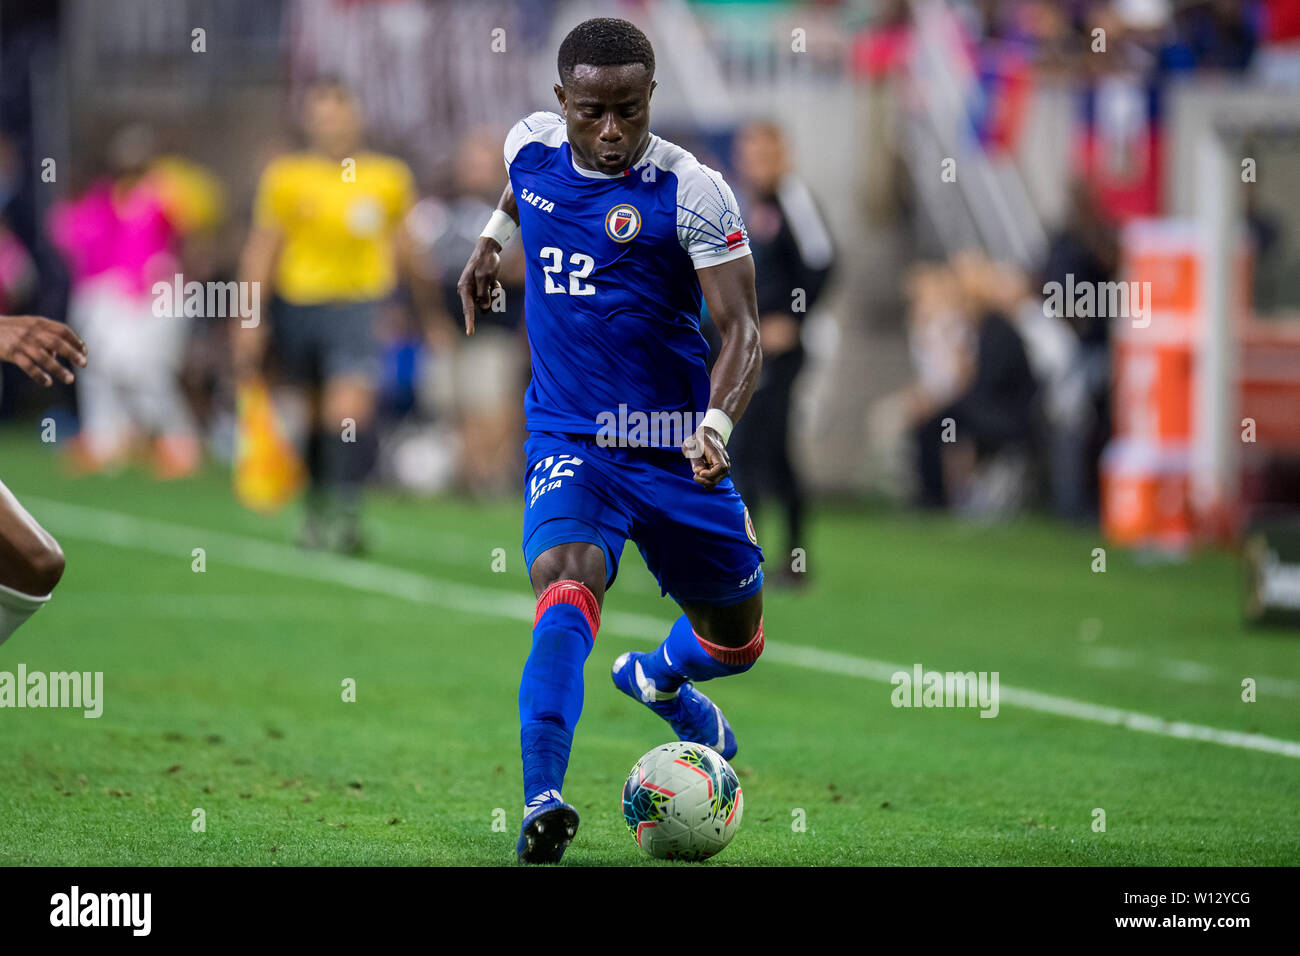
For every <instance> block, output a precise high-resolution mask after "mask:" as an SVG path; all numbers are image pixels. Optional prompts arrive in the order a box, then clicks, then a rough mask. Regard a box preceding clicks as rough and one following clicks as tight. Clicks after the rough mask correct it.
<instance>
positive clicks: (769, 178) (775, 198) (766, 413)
mask: <svg viewBox="0 0 1300 956" xmlns="http://www.w3.org/2000/svg"><path fill="white" fill-rule="evenodd" d="M735 165H736V170H737V172H738V173H739V176H740V189H739V190H738V191H739V192H740V193H741V209H742V210H743V211H744V216H745V224H746V226H747V227H748V230H749V244H750V248H751V249H752V250H753V254H754V270H755V273H756V291H757V294H758V314H759V336H760V343H761V345H762V349H763V371H762V376H761V378H760V379H759V383H758V388H757V389H756V390H755V392H754V397H753V398H752V399H751V400H750V403H749V409H748V411H747V412H746V414H745V418H744V420H743V421H741V422H740V424H738V425H737V426H736V430H735V432H734V433H733V434H732V437H731V442H730V451H731V458H732V478H733V480H734V481H735V483H736V487H737V488H738V489H739V490H740V493H741V494H742V495H743V496H744V498H745V500H746V501H747V502H749V504H750V507H752V508H754V509H755V510H757V508H758V503H759V502H760V501H761V500H762V499H763V498H765V497H774V498H776V500H777V501H779V502H780V503H781V505H782V506H783V507H784V509H785V512H786V521H787V533H788V536H789V539H788V548H787V551H786V553H787V554H788V553H790V551H791V550H793V549H794V548H797V547H804V546H806V542H805V541H804V539H803V522H804V516H805V511H806V502H805V497H804V492H803V488H802V485H801V482H800V479H799V475H798V473H797V472H796V471H795V468H794V464H793V462H792V460H791V455H790V399H791V394H792V391H793V388H794V383H795V379H796V378H797V377H798V375H799V370H800V369H801V368H802V367H803V362H804V349H803V344H802V342H801V341H800V334H801V332H802V326H803V321H804V317H805V316H806V315H807V310H808V309H810V308H811V307H812V306H813V304H814V303H815V302H816V301H817V299H818V297H819V296H820V295H821V293H822V290H823V289H824V288H825V286H826V280H827V277H828V276H829V275H830V271H831V267H832V264H833V262H834V255H835V250H834V246H833V244H832V242H831V237H830V232H829V231H828V229H827V227H826V223H825V221H824V220H823V218H822V216H821V213H820V212H819V211H818V209H817V205H816V203H815V202H814V201H813V198H812V194H811V193H810V192H809V191H808V187H807V186H805V185H804V183H803V182H801V181H800V180H799V179H798V178H797V177H795V176H794V175H793V173H792V172H791V168H790V158H789V151H788V149H787V147H786V142H785V137H784V135H783V134H782V132H781V130H780V128H779V127H777V126H776V125H775V124H773V123H768V122H760V123H754V124H751V125H749V126H747V127H745V128H744V129H743V130H741V132H740V134H739V135H738V137H737V139H736V150H735ZM782 568H783V570H782V572H780V573H779V576H778V579H777V580H778V581H784V582H785V583H787V584H791V583H797V582H799V581H801V580H802V579H801V578H800V577H799V576H798V575H796V574H795V573H794V572H793V571H792V570H791V566H790V565H789V564H788V563H783V564H782Z"/></svg>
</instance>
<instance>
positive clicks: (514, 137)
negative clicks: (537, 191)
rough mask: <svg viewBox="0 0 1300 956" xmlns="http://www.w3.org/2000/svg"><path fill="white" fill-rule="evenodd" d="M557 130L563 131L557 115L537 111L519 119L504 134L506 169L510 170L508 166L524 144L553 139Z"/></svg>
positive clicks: (560, 118)
mask: <svg viewBox="0 0 1300 956" xmlns="http://www.w3.org/2000/svg"><path fill="white" fill-rule="evenodd" d="M557 129H558V130H560V131H563V129H564V118H563V117H561V116H560V114H559V113H551V112H548V111H546V110H539V111H538V112H536V113H530V114H529V115H527V116H525V117H524V118H523V119H521V120H520V121H519V122H518V123H516V124H515V125H514V126H513V127H512V128H511V130H510V132H509V133H507V134H506V147H505V158H506V169H509V168H510V164H511V163H513V162H514V161H515V157H516V156H517V155H519V150H521V149H522V148H523V147H524V144H525V143H531V142H535V141H537V140H545V139H548V138H550V139H554V137H555V131H556V130H557Z"/></svg>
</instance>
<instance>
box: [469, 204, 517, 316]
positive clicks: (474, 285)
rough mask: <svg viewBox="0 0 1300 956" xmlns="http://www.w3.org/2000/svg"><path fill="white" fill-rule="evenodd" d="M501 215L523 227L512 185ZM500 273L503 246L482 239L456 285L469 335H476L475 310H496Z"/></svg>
mask: <svg viewBox="0 0 1300 956" xmlns="http://www.w3.org/2000/svg"><path fill="white" fill-rule="evenodd" d="M497 212H501V213H504V214H505V215H507V216H509V217H510V219H511V220H512V221H513V222H514V224H515V226H516V227H518V226H519V207H518V206H517V205H515V191H514V189H513V188H512V187H511V185H510V184H509V183H506V188H505V191H504V192H502V193H501V199H500V201H498V202H497ZM500 271H501V243H499V242H498V241H497V240H495V239H493V238H492V237H490V236H479V239H478V242H476V243H475V244H474V251H473V253H471V254H470V257H469V261H468V262H467V263H465V269H464V271H462V272H461V274H460V281H459V282H457V283H456V291H457V292H459V293H460V305H461V310H462V311H463V312H464V313H465V334H466V335H473V334H474V308H475V306H477V307H478V308H480V309H482V310H483V311H484V312H487V311H488V310H489V309H491V308H492V290H493V289H495V288H496V286H497V273H498V272H500Z"/></svg>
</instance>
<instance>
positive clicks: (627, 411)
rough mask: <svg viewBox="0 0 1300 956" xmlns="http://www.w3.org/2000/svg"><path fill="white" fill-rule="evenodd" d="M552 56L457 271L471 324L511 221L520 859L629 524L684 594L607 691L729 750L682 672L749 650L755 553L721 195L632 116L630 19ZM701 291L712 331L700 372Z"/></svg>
mask: <svg viewBox="0 0 1300 956" xmlns="http://www.w3.org/2000/svg"><path fill="white" fill-rule="evenodd" d="M558 66H559V73H560V83H559V84H557V85H556V87H555V95H556V97H557V99H558V100H559V106H560V111H559V113H558V114H557V113H548V112H539V113H533V114H532V115H531V116H528V117H526V118H525V119H523V120H522V121H520V122H519V123H518V124H517V125H516V126H515V127H514V128H513V129H512V130H511V131H510V133H509V135H508V136H507V138H506V143H505V160H506V167H507V169H508V170H509V174H510V183H509V185H508V186H507V187H506V190H505V192H504V193H503V195H502V197H501V201H500V202H499V203H498V206H497V210H496V211H495V212H494V213H493V214H492V218H491V219H490V220H489V222H488V225H487V226H486V228H485V229H484V231H483V235H482V237H481V238H480V239H479V241H478V243H477V245H476V247H475V250H474V253H473V254H472V255H471V257H470V260H469V262H468V263H467V265H466V266H465V270H464V273H463V274H462V275H461V279H460V283H459V290H460V295H461V302H462V305H463V307H464V312H465V329H466V332H467V333H469V334H473V331H474V314H475V312H474V310H475V307H476V306H477V307H478V308H480V309H484V310H487V309H489V308H491V304H492V297H493V295H495V294H499V293H498V291H497V289H498V283H497V281H496V275H497V270H498V268H499V266H500V259H499V253H500V251H501V249H502V248H503V247H504V245H505V243H506V242H507V241H508V240H509V238H510V236H511V235H512V233H513V232H514V230H515V229H516V228H518V230H519V232H520V235H521V238H522V241H523V244H524V253H525V258H526V262H527V269H526V277H525V292H524V318H525V322H526V324H527V329H528V342H529V346H530V350H531V353H532V381H531V382H530V384H529V386H528V392H527V395H526V397H525V401H524V405H525V414H526V418H527V425H528V430H529V432H530V437H529V438H528V441H527V443H526V444H525V446H524V450H525V455H526V464H525V470H524V476H525V481H526V483H527V484H526V489H525V502H524V530H523V548H524V557H525V560H526V561H527V564H528V569H529V576H530V578H531V581H532V585H533V590H534V592H535V593H536V595H537V617H536V619H535V621H534V624H533V643H532V652H531V653H530V654H529V656H528V661H527V663H526V664H525V665H524V673H523V679H522V681H521V684H520V688H519V718H520V725H521V726H520V744H521V748H522V751H523V771H524V801H525V811H524V813H525V815H524V820H523V824H522V826H521V828H520V836H519V843H518V848H517V855H518V858H519V860H520V861H521V862H525V863H556V862H559V860H560V858H561V857H562V856H563V854H564V851H565V848H566V847H568V845H569V843H570V841H571V840H572V839H573V835H574V833H575V832H576V830H577V826H578V814H577V811H576V810H574V808H573V807H572V806H570V805H569V804H567V803H565V802H564V800H563V798H562V797H561V794H560V789H561V787H562V785H563V783H564V773H565V770H566V768H567V767H568V762H569V751H570V748H571V747H572V743H573V731H574V727H575V726H576V725H577V722H578V716H579V714H580V713H581V710H582V698H583V679H582V672H583V664H584V663H585V661H586V659H587V657H588V655H589V654H590V653H591V649H592V645H593V643H594V641H595V637H596V632H597V631H598V630H599V628H600V613H601V607H602V604H603V601H604V597H605V592H606V590H608V588H609V587H610V586H611V585H612V584H613V582H614V577H615V575H616V574H617V572H618V561H619V557H620V555H621V554H622V551H623V545H624V543H625V541H626V540H627V539H628V538H631V539H632V540H633V541H634V542H635V543H636V545H637V548H638V549H639V550H640V552H641V555H642V557H644V558H645V561H646V564H647V566H648V567H649V569H650V571H651V572H652V573H653V574H654V575H655V577H656V578H657V580H658V582H659V585H660V588H661V590H662V592H663V593H665V594H668V595H671V596H672V598H673V600H675V601H676V602H677V603H678V604H679V605H680V606H681V609H682V612H683V613H682V615H681V617H679V618H678V619H677V622H676V623H675V624H674V625H673V626H672V628H671V630H670V631H669V633H668V636H667V637H666V639H665V640H664V641H663V643H662V644H660V645H659V647H658V648H656V649H655V650H653V651H651V652H649V653H636V652H633V653H627V654H623V655H622V656H620V657H619V658H618V660H616V661H615V662H614V668H613V679H614V684H615V686H616V687H618V689H619V690H620V691H622V692H623V693H624V694H627V695H628V696H629V697H631V698H633V699H634V700H637V701H640V702H641V703H643V704H645V705H646V706H647V707H649V708H650V709H651V710H652V711H654V712H655V713H656V714H657V715H659V716H660V717H662V718H663V719H664V720H666V721H668V723H669V725H670V726H671V727H672V729H673V731H674V732H675V733H676V734H677V736H678V737H679V738H680V739H682V740H690V741H694V742H697V743H702V744H706V745H708V746H709V747H712V748H714V749H715V750H717V751H718V752H720V753H721V754H722V755H723V756H724V757H727V758H731V757H733V756H734V755H735V753H736V737H735V734H734V733H733V732H732V730H731V726H730V725H729V724H728V723H727V720H726V718H725V717H723V715H722V711H721V710H720V709H718V707H717V706H716V705H715V704H714V703H713V702H712V701H711V700H709V698H708V697H706V696H704V694H702V693H701V692H700V691H699V690H698V689H697V688H696V686H695V685H696V684H698V683H700V682H702V681H706V680H710V679H712V678H715V677H724V676H728V675H731V674H739V673H741V672H743V671H746V670H748V669H749V668H750V667H752V666H753V664H754V662H755V661H756V660H757V659H758V656H759V654H761V653H762V650H763V618H762V614H763V595H762V591H763V571H762V566H761V562H762V560H763V554H762V551H761V550H760V549H759V547H758V541H757V538H756V536H755V534H754V528H753V525H752V523H751V522H750V519H749V512H748V511H747V510H746V508H745V504H744V502H743V501H742V500H741V498H740V496H739V494H737V493H736V490H735V488H734V486H733V485H732V482H731V479H730V478H729V477H728V471H729V469H730V462H729V460H728V457H727V452H726V442H727V438H728V437H729V436H730V433H731V428H732V425H733V423H734V422H736V421H737V420H738V419H739V418H740V416H741V413H742V412H744V410H745V405H746V404H747V403H748V402H749V398H750V395H751V394H752V393H753V391H754V386H755V383H756V381H757V379H758V373H759V366H760V364H761V355H760V352H759V344H758V311H757V306H756V303H755V292H754V266H753V260H752V258H751V257H750V251H749V245H748V237H747V235H746V232H745V227H744V223H743V222H742V221H741V217H740V211H739V209H738V208H737V204H736V200H735V197H734V195H733V194H732V191H731V189H730V188H728V186H727V184H726V183H725V182H723V180H722V177H721V176H719V175H718V174H717V173H716V172H715V171H713V170H712V169H709V168H708V167H707V166H704V165H702V164H701V163H700V162H699V161H698V160H696V158H695V157H694V156H692V155H691V154H690V153H688V152H686V151H685V150H684V149H682V148H680V147H678V146H675V145H673V144H672V143H669V142H667V141H665V140H663V139H661V138H659V137H658V136H655V135H654V134H652V133H651V132H650V128H649V127H650V113H649V111H650V97H651V95H652V93H653V92H654V88H655V82H654V52H653V50H652V49H651V46H650V42H649V41H648V40H647V39H646V37H645V35H644V34H643V33H642V32H641V31H640V30H638V29H637V28H636V27H635V26H633V25H632V24H631V23H628V22H627V21H625V20H616V19H610V18H598V19H593V20H587V21H585V22H583V23H581V24H579V25H578V26H577V27H575V28H574V29H573V31H572V32H571V33H569V35H568V36H567V37H566V38H565V40H564V42H563V43H562V44H561V46H560V51H559V58H558ZM702 303H704V304H707V305H708V309H709V315H710V317H711V318H712V320H713V323H714V324H715V325H716V326H717V328H718V331H719V333H720V334H721V337H722V348H721V351H720V353H719V355H718V358H717V361H716V362H715V363H714V367H713V373H712V378H711V379H710V375H709V372H708V370H707V366H706V358H707V355H708V346H707V344H706V343H705V340H704V338H703V337H702V336H701V335H700V309H701V304H702Z"/></svg>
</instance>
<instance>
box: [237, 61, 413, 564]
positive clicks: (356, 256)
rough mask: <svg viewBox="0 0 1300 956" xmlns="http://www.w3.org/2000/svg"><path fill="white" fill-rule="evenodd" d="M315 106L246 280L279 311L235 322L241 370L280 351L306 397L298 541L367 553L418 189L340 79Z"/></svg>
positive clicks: (248, 372)
mask: <svg viewBox="0 0 1300 956" xmlns="http://www.w3.org/2000/svg"><path fill="white" fill-rule="evenodd" d="M304 107H305V108H304V127H305V131H306V134H307V139H308V148H307V149H306V150H304V151H303V152H298V153H292V154H289V155H286V156H281V157H279V158H277V159H275V160H273V161H272V162H271V163H270V164H269V165H268V166H267V168H266V170H265V172H263V174H262V179H261V182H260V184H259V186H258V190H257V199H256V203H255V207H254V212H253V228H252V231H251V233H250V235H249V237H248V242H247V244H246V245H245V247H244V252H243V256H242V258H241V261H240V273H241V275H240V278H241V279H243V280H244V281H248V282H258V283H260V285H261V289H260V296H259V301H261V302H263V303H271V308H270V314H269V315H265V314H264V315H263V316H262V317H261V321H260V322H259V324H258V325H257V326H256V327H254V328H243V327H242V326H241V325H239V324H237V325H236V327H235V329H234V353H235V372H236V375H237V376H238V377H239V378H240V380H241V381H244V380H247V379H249V378H251V377H254V376H257V375H259V374H260V373H261V368H262V364H263V359H264V356H265V353H266V352H267V350H268V349H269V350H270V351H271V352H272V354H273V356H274V358H275V359H276V360H277V362H276V364H277V365H278V367H279V371H280V374H281V379H282V381H283V382H284V384H286V385H290V386H294V387H296V388H298V389H301V390H302V391H303V392H304V397H305V398H307V400H308V401H309V402H310V407H311V409H312V426H311V432H310V434H309V437H308V443H307V454H306V459H307V468H308V473H309V475H310V490H309V494H308V500H307V520H306V523H305V525H304V527H303V531H302V535H301V537H300V539H299V543H300V544H302V545H303V546H304V547H310V548H319V547H325V546H329V545H332V546H333V547H335V548H337V549H338V550H340V551H344V552H348V553H357V552H359V551H360V550H361V549H362V540H361V533H360V510H361V486H362V481H363V479H364V477H365V471H366V468H367V466H368V464H369V460H370V455H371V453H372V449H373V448H374V447H375V446H376V442H375V440H374V436H373V434H372V429H371V428H370V424H371V420H372V418H373V413H374V405H375V386H376V378H377V375H378V365H379V354H378V346H377V343H376V340H375V334H374V324H375V320H376V315H377V313H378V310H379V309H378V307H379V305H380V303H381V302H382V301H383V300H384V299H385V298H386V297H387V296H388V295H389V293H391V292H392V290H393V287H394V285H395V284H396V281H397V263H398V260H399V258H401V257H403V256H404V255H405V248H406V240H405V236H406V231H405V227H404V220H405V217H406V214H407V212H408V211H409V209H410V207H411V205H412V203H413V202H414V199H415V189H414V184H413V179H412V176H411V171H410V170H409V169H408V168H407V166H406V165H405V164H404V163H403V162H401V161H400V160H398V159H394V158H393V157H391V156H384V155H380V154H378V153H371V152H366V151H365V150H364V149H363V148H362V145H361V139H362V120H361V111H360V108H359V105H358V103H357V101H356V99H355V98H354V97H353V95H352V93H351V92H350V91H349V90H348V89H347V88H346V87H345V86H344V85H343V84H342V83H341V82H340V81H338V80H336V79H333V78H327V79H319V80H316V81H315V82H313V83H312V85H311V86H310V87H309V89H308V90H307V94H306V100H305V104H304ZM331 532H332V533H331Z"/></svg>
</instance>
